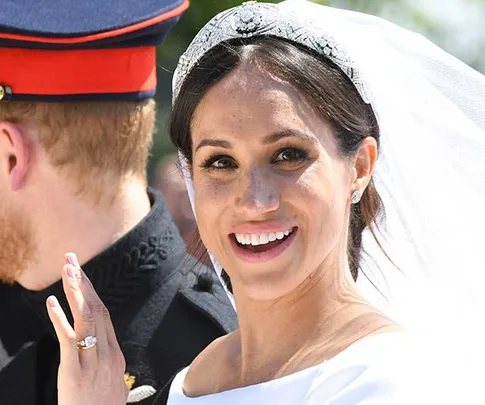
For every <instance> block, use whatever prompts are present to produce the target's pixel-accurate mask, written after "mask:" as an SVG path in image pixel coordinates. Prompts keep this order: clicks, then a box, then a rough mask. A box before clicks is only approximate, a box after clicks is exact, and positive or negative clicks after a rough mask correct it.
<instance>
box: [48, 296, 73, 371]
mask: <svg viewBox="0 0 485 405" xmlns="http://www.w3.org/2000/svg"><path fill="white" fill-rule="evenodd" d="M46 306H47V313H48V314H49V318H50V320H51V322H52V325H53V326H54V330H55V331H56V335H57V339H58V340H59V346H60V351H61V363H63V365H64V366H66V367H68V368H71V369H73V370H77V369H79V367H80V364H79V355H78V350H77V347H76V333H75V332H74V329H73V328H72V326H71V325H70V323H69V321H68V320H67V317H66V314H65V313H64V311H63V310H62V308H61V306H60V304H59V301H58V300H57V298H56V297H54V296H50V297H49V298H47V301H46Z"/></svg>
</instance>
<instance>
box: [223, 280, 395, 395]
mask: <svg viewBox="0 0 485 405" xmlns="http://www.w3.org/2000/svg"><path fill="white" fill-rule="evenodd" d="M335 273H336V272H333V271H317V272H316V274H317V276H315V277H312V278H309V279H307V280H306V281H305V282H304V283H302V285H300V286H299V287H298V288H297V289H296V290H294V291H292V292H291V293H290V294H288V295H287V296H284V297H281V298H279V299H278V300H275V301H272V302H268V301H266V302H262V301H251V300H248V299H244V298H243V299H242V300H244V301H243V302H241V301H242V300H241V298H239V302H238V297H237V291H235V292H236V304H237V307H238V308H241V310H240V311H239V313H238V317H239V325H240V328H239V332H238V335H237V337H238V339H235V340H234V342H235V344H236V345H237V344H239V345H240V349H239V350H235V353H237V354H236V355H235V356H234V358H233V359H231V360H230V361H231V363H233V367H235V368H236V369H238V370H239V372H240V377H239V379H240V381H239V384H240V386H246V385H250V384H256V383H260V382H263V381H268V380H271V379H274V378H278V377H282V376H284V375H287V374H291V373H294V372H296V371H299V370H302V369H305V368H308V367H311V366H314V365H316V364H319V363H321V362H323V361H324V360H327V359H329V358H331V357H333V356H335V355H336V354H338V353H339V352H340V351H342V350H344V349H345V348H346V347H348V346H349V345H350V344H352V343H354V342H355V341H357V340H359V339H360V338H362V337H364V336H366V335H369V334H372V333H374V332H375V331H376V330H378V329H380V328H382V327H384V326H387V325H389V324H391V322H390V321H389V320H387V319H386V318H385V317H384V316H383V315H382V314H380V313H378V311H376V310H375V309H373V308H372V307H371V306H370V305H369V304H368V303H367V302H366V301H365V300H364V299H363V298H362V297H361V296H360V295H359V293H358V292H357V289H356V287H355V284H354V282H353V280H351V279H349V278H350V277H349V278H347V277H341V279H336V278H335V277H331V276H330V275H332V274H335ZM319 274H323V276H320V277H319V276H318V275H319ZM342 274H345V272H342Z"/></svg>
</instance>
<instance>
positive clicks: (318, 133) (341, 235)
mask: <svg viewBox="0 0 485 405" xmlns="http://www.w3.org/2000/svg"><path fill="white" fill-rule="evenodd" d="M191 136H192V148H193V167H192V172H193V183H194V191H195V207H196V215H197V222H198V227H199V231H200V235H201V238H202V240H203V242H204V244H205V245H206V247H207V248H208V249H209V251H211V252H212V253H213V254H214V255H215V257H216V258H217V259H218V260H219V262H220V263H221V264H222V266H223V267H224V269H225V270H226V272H227V273H228V274H229V276H230V277H231V281H232V284H233V287H234V290H235V293H236V294H244V295H246V296H248V297H250V298H252V299H274V298H278V297H281V296H283V295H285V294H287V293H289V292H290V291H292V290H294V289H295V288H297V287H298V286H299V285H300V284H301V283H303V282H304V280H305V279H307V278H308V277H310V276H312V275H313V274H314V273H315V272H316V271H319V269H322V268H323V267H325V266H322V264H323V263H328V262H329V261H330V262H332V261H333V260H340V259H342V256H344V257H345V246H346V243H345V240H346V236H347V227H348V215H349V214H348V213H349V205H350V202H349V199H350V195H351V193H352V186H353V184H354V181H355V178H356V171H355V170H354V167H353V164H352V163H351V161H350V159H348V158H347V159H346V158H343V157H341V154H340V153H339V149H338V145H337V142H336V140H335V138H334V135H333V133H332V130H331V128H330V126H329V125H328V124H327V123H325V122H324V121H323V120H322V119H321V118H319V117H318V116H317V115H316V114H315V113H314V112H313V110H312V108H311V107H310V106H309V105H308V104H307V103H306V101H305V100H304V99H303V98H302V97H301V95H300V94H299V93H298V92H297V91H296V90H295V89H294V88H293V87H292V86H290V85H288V84H286V83H283V82H281V81H278V80H276V79H273V78H271V77H270V76H269V75H267V74H264V73H261V72H260V71H259V70H258V69H256V68H239V69H238V70H236V71H234V72H232V73H231V74H230V75H228V76H227V77H226V78H224V79H223V80H222V81H221V82H219V83H218V84H216V85H215V86H213V87H212V88H211V89H210V90H209V91H208V92H207V93H206V95H205V96H204V98H203V99H202V100H201V102H200V104H199V105H198V106H197V109H196V110H195V113H194V116H193V119H192V122H191Z"/></svg>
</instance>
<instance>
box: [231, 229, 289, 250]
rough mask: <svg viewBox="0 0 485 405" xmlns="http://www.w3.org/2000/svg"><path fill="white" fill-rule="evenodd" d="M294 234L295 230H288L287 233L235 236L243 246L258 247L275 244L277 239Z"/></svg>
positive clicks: (239, 234) (238, 234)
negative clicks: (270, 243)
mask: <svg viewBox="0 0 485 405" xmlns="http://www.w3.org/2000/svg"><path fill="white" fill-rule="evenodd" d="M292 232H293V229H288V230H287V231H284V232H271V233H263V234H260V235H257V234H242V233H236V234H235V236H236V240H237V241H238V242H239V243H240V244H241V245H253V246H258V245H266V244H267V243H269V242H274V241H275V240H277V239H278V240H281V239H283V238H284V237H285V236H288V235H289V234H290V233H292Z"/></svg>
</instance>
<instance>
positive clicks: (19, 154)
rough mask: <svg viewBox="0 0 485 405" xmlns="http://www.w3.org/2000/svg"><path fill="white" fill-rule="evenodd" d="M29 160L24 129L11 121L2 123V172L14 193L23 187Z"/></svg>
mask: <svg viewBox="0 0 485 405" xmlns="http://www.w3.org/2000/svg"><path fill="white" fill-rule="evenodd" d="M29 160H30V149H29V141H28V139H27V137H26V136H25V133H24V131H23V128H22V127H21V126H20V125H18V124H14V123H12V122H9V121H0V170H1V175H2V176H3V177H4V178H5V179H6V182H7V184H9V185H10V187H11V189H12V190H13V191H17V190H18V189H20V188H21V187H22V184H23V183H24V180H25V177H26V175H27V172H28V169H29Z"/></svg>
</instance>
